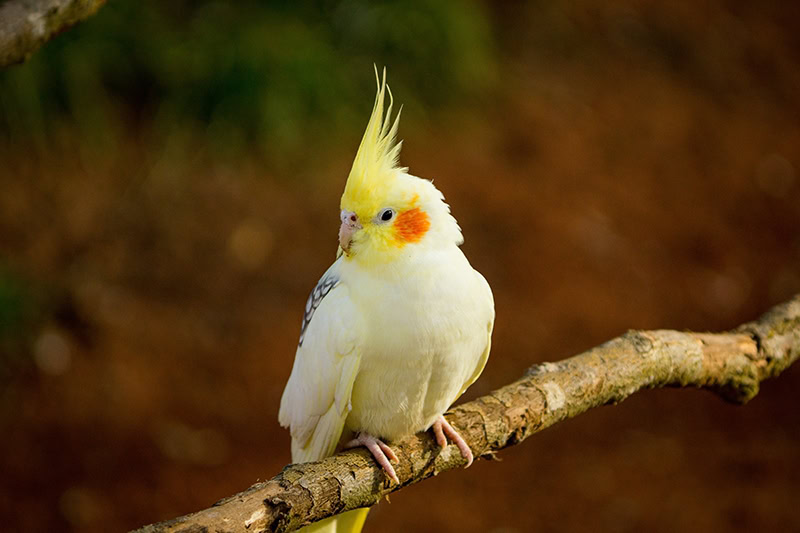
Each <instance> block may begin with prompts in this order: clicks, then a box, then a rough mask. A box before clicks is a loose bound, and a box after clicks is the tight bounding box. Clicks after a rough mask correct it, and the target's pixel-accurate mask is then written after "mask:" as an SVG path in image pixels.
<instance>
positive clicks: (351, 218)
mask: <svg viewBox="0 0 800 533" xmlns="http://www.w3.org/2000/svg"><path fill="white" fill-rule="evenodd" d="M356 220H358V217H357V216H356V214H355V213H351V214H350V222H355V221H356Z"/></svg>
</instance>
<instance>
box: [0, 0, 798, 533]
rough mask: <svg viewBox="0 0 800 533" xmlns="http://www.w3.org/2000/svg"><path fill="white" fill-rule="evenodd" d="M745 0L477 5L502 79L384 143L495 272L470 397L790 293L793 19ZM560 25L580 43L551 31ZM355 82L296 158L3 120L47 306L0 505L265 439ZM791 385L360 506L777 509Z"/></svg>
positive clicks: (122, 517) (110, 499) (216, 489)
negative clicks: (87, 137)
mask: <svg viewBox="0 0 800 533" xmlns="http://www.w3.org/2000/svg"><path fill="white" fill-rule="evenodd" d="M748 6H750V3H746V2H744V3H738V2H731V3H717V2H709V3H704V4H702V5H693V6H692V7H689V4H687V5H686V6H677V7H667V6H658V5H651V4H650V3H649V2H628V3H626V6H625V7H624V8H622V7H620V8H613V9H612V8H610V7H606V6H605V4H604V3H602V2H598V3H597V4H596V5H594V6H588V7H584V8H581V9H578V8H567V7H563V6H561V8H560V10H559V11H558V12H556V11H553V10H548V9H547V8H545V7H542V6H538V5H532V6H531V5H522V4H513V5H512V4H503V5H502V6H488V7H487V13H488V14H489V15H488V16H489V17H490V23H491V24H492V27H493V28H494V30H493V31H494V32H495V33H494V34H495V35H496V46H497V49H498V52H497V53H498V55H499V56H500V57H501V62H500V68H499V71H498V78H499V84H498V85H497V87H496V88H495V89H493V90H492V91H489V92H485V93H482V94H481V95H478V96H475V97H472V98H471V99H466V100H461V101H460V102H459V103H457V104H455V105H450V106H448V107H442V108H436V112H435V113H433V110H431V114H428V110H427V109H426V108H422V107H417V108H414V107H411V106H410V105H408V106H407V107H406V109H405V110H404V114H406V117H405V119H404V123H403V125H401V137H402V138H404V139H405V144H404V149H403V154H402V156H401V160H402V162H403V163H404V164H405V165H408V166H409V167H410V168H411V172H412V173H414V174H416V175H420V176H424V177H433V178H435V182H436V185H437V186H438V187H439V188H440V189H441V190H442V191H443V192H444V193H445V195H446V197H447V199H448V201H449V203H450V204H451V206H452V208H453V212H454V215H455V216H456V217H457V219H458V220H459V222H460V224H461V226H462V228H463V231H464V235H465V237H466V243H465V245H464V251H465V253H466V254H467V256H468V257H469V258H470V260H471V262H472V263H473V265H474V266H475V267H476V268H477V269H478V270H480V271H481V272H482V273H483V274H484V275H485V276H486V278H487V279H488V280H489V282H490V284H491V285H492V287H493V290H494V293H495V299H496V307H497V323H496V328H495V334H494V344H493V346H494V348H493V353H492V356H491V358H490V360H489V363H488V365H487V367H486V370H485V371H484V373H483V376H482V377H481V379H480V380H479V381H478V382H477V383H476V384H475V385H473V387H472V388H471V389H470V390H469V392H468V393H467V395H466V397H468V398H472V397H475V396H477V395H480V394H485V393H487V392H489V391H491V390H492V389H494V388H496V387H498V386H501V385H503V384H505V383H507V382H509V381H511V380H512V379H514V378H516V377H518V376H519V375H520V374H521V373H522V372H523V370H524V369H525V368H526V367H527V366H528V365H530V364H532V363H534V362H540V361H554V360H558V359H562V358H564V357H568V356H570V355H573V354H575V353H578V352H580V351H582V350H585V349H587V348H589V347H592V346H594V345H596V344H599V343H601V342H602V341H604V340H607V339H609V338H611V337H613V336H616V335H619V334H621V333H622V332H624V331H625V330H626V329H629V328H674V329H681V330H682V329H692V330H704V331H705V330H709V331H715V330H723V329H726V328H731V327H734V326H736V325H738V324H739V323H741V322H743V321H746V320H749V319H752V318H755V317H756V316H757V315H758V314H759V312H761V311H763V310H766V309H767V308H768V307H769V306H771V305H773V304H776V303H778V302H781V301H783V300H786V299H788V298H789V297H791V296H792V295H793V294H795V293H797V292H800V231H799V230H798V228H800V178H798V168H800V153H799V152H798V147H800V98H798V94H800V40H799V39H800V38H799V37H798V35H800V23H799V22H800V19H799V18H798V10H797V8H796V7H794V4H793V3H789V2H785V3H782V2H774V3H763V4H761V3H759V4H758V7H755V5H753V7H748ZM104 9H108V8H104ZM520 13H524V14H525V16H524V17H523V16H522V15H521V14H520ZM99 16H102V12H101V15H98V17H99ZM559 23H563V24H568V25H569V28H570V30H569V32H568V33H569V35H571V36H573V37H574V36H576V35H579V36H580V40H578V41H575V42H578V43H579V45H576V44H575V42H572V41H569V42H567V41H565V40H564V39H556V40H554V41H548V35H550V33H548V32H551V30H552V28H553V27H554V25H556V24H559ZM73 31H78V30H77V29H76V30H73ZM659 32H660V33H659ZM675 35H678V36H680V39H678V40H677V41H675V42H672V41H668V42H666V44H665V42H664V40H665V39H667V38H668V37H669V38H672V37H674V36H675ZM631 36H633V37H631ZM565 42H567V44H565ZM652 43H655V44H652ZM675 43H678V44H675ZM42 53H46V49H45V51H43V52H42ZM365 66H366V68H365V69H364V76H365V77H369V76H370V75H371V73H370V71H369V68H370V66H369V64H366V65H365ZM388 66H389V81H390V82H391V80H392V65H391V64H390V65H388ZM18 68H24V67H18ZM402 68H404V69H406V71H408V70H409V69H410V70H411V71H412V72H413V65H404V66H403V67H402ZM372 96H373V95H372V93H371V92H365V93H364V94H363V106H362V109H360V112H361V116H360V118H359V120H357V121H356V124H357V125H355V126H353V127H352V128H351V129H350V130H349V131H346V132H337V135H341V139H342V140H341V143H340V144H341V146H340V147H338V148H337V149H336V150H330V151H329V152H325V153H323V154H322V155H319V156H318V155H317V154H316V153H314V152H313V150H312V148H311V147H312V146H313V144H314V142H313V139H309V140H308V144H309V151H310V153H309V159H312V160H313V161H310V162H306V163H305V166H303V167H302V169H301V170H295V169H292V168H283V169H278V170H275V169H272V170H266V169H265V165H264V162H263V160H262V159H260V158H259V157H256V156H252V157H248V156H244V157H241V158H238V159H237V160H236V161H233V162H230V161H228V162H224V163H220V162H219V161H217V160H214V159H213V158H211V157H209V156H207V154H206V153H205V151H204V148H203V146H202V145H199V146H197V155H196V157H192V158H189V159H188V160H187V159H183V160H181V161H180V163H175V162H173V161H170V160H169V159H164V158H159V157H157V156H156V155H154V152H153V151H152V149H151V148H150V146H149V145H148V144H147V143H146V142H144V141H143V140H142V139H141V138H140V137H139V136H138V134H137V133H136V132H137V129H136V128H135V127H131V129H130V133H129V134H127V135H129V137H128V138H127V140H126V142H125V144H124V146H122V147H121V148H120V149H119V150H118V151H117V152H115V154H114V156H113V157H109V156H105V155H104V154H102V153H97V152H93V151H91V150H90V149H89V148H87V147H86V146H85V145H83V144H81V143H78V142H74V143H72V144H70V142H68V141H66V142H65V143H63V144H62V145H60V146H61V148H59V149H52V150H51V149H36V150H34V149H33V148H28V145H27V144H25V143H26V141H22V140H19V139H15V138H12V137H5V139H6V141H4V144H2V145H0V161H2V167H3V169H2V170H1V171H0V189H1V190H2V195H0V252H1V253H2V257H3V258H4V261H3V262H4V264H5V265H6V268H8V269H9V270H10V271H12V272H14V273H15V275H16V276H19V277H21V278H23V279H25V280H26V283H28V284H29V285H30V286H33V287H34V288H35V289H34V293H35V294H36V295H37V298H40V299H43V300H44V301H46V302H48V304H47V306H46V309H47V312H45V313H42V314H40V315H37V319H36V320H35V321H34V326H32V327H33V329H32V330H31V331H32V332H31V334H30V336H29V337H25V339H26V340H24V342H22V348H20V349H17V351H15V352H14V353H15V354H22V355H16V356H15V357H17V359H15V360H14V361H15V362H14V363H13V364H10V363H9V364H7V365H6V366H5V368H6V369H10V370H8V371H7V372H6V373H5V375H4V377H3V382H2V393H0V427H2V438H0V517H2V521H1V522H0V529H3V530H8V531H37V530H38V531H43V530H74V531H112V530H124V529H128V528H133V527H136V526H139V525H143V524H145V523H149V522H154V521H158V520H163V519H167V518H171V517H173V516H176V515H179V514H184V513H187V512H190V511H193V510H197V509H199V508H202V507H205V506H208V505H209V504H211V503H213V502H214V501H216V500H218V499H220V498H222V497H224V496H227V495H229V494H232V493H234V492H236V491H239V490H242V489H244V488H246V487H247V486H249V485H250V484H251V483H253V482H255V481H256V480H257V479H265V478H269V477H271V476H272V475H274V474H276V473H277V472H278V471H279V470H280V469H281V468H282V466H283V465H284V464H286V463H287V462H288V460H289V437H288V434H287V432H286V431H284V430H282V429H281V428H279V426H278V424H277V421H276V418H277V409H278V403H279V399H280V394H281V391H282V388H283V385H284V383H285V380H286V378H287V377H288V374H289V370H290V368H291V363H292V358H293V355H294V347H295V344H296V341H297V335H298V332H299V323H300V318H301V316H302V309H303V303H304V301H305V297H306V295H307V293H308V291H309V289H310V288H311V287H313V285H314V284H315V282H316V280H317V278H318V277H319V275H320V274H321V273H322V272H323V271H324V270H325V269H326V268H327V266H328V265H329V263H330V262H331V260H332V259H333V256H334V252H335V248H336V240H335V239H336V231H337V207H338V200H339V195H340V194H341V189H342V187H343V185H344V179H345V176H346V174H347V171H348V167H349V163H350V161H351V160H352V156H353V154H354V151H355V148H356V143H357V138H358V136H359V135H360V132H361V129H362V128H363V124H362V122H365V121H366V118H367V114H368V112H369V108H370V105H371V99H372ZM395 96H396V98H397V99H398V100H399V101H401V102H403V101H406V102H408V101H410V100H412V98H411V96H409V97H408V98H406V95H404V94H402V93H398V92H396V94H395ZM70 127H71V126H69V124H67V125H65V126H64V128H65V130H64V133H63V136H64V138H66V139H69V137H70V134H69V131H70V130H69V128H70ZM126 131H127V130H126ZM40 148H41V147H40ZM9 353H11V352H9ZM6 355H7V356H8V354H6ZM8 357H10V356H8ZM798 387H800V369H798V368H796V367H795V368H792V369H790V370H789V371H787V372H786V373H785V374H784V375H783V376H781V377H780V378H779V379H778V380H774V381H771V382H767V383H765V384H764V387H763V390H762V392H761V393H760V394H759V396H758V397H756V399H755V400H753V401H752V402H751V403H750V404H749V405H747V406H745V407H735V406H731V405H727V404H724V403H722V402H720V401H719V400H718V399H717V398H716V397H714V396H712V395H708V394H705V393H702V392H697V391H693V390H660V391H649V392H644V393H641V394H638V395H636V396H634V397H633V398H631V399H629V400H627V401H626V402H624V403H623V404H621V405H619V406H616V407H605V408H601V409H596V410H594V411H592V412H590V413H587V414H585V415H583V416H580V417H579V418H577V419H575V420H571V421H568V422H566V423H563V424H560V425H558V426H557V427H555V428H553V429H550V430H547V431H545V432H544V433H542V434H540V435H537V436H535V437H534V438H532V439H530V440H529V441H527V442H525V443H523V444H522V445H520V446H517V447H515V448H513V449H510V450H508V451H505V452H503V453H502V454H500V459H501V461H500V462H485V461H479V462H478V463H477V464H476V465H475V466H474V467H472V468H470V469H469V470H468V471H465V472H451V473H447V474H446V475H443V476H442V477H441V478H437V479H433V480H430V481H427V482H425V483H422V484H421V485H419V486H415V487H411V488H409V489H406V490H403V491H402V492H400V493H398V494H396V495H393V496H392V499H391V503H388V502H383V503H381V504H380V505H378V506H377V507H376V508H375V509H374V510H373V511H372V512H371V514H370V518H369V521H368V523H367V530H371V531H410V530H419V531H428V530H431V531H432V530H438V531H451V530H452V531H454V530H462V531H495V532H513V531H586V530H596V531H643V530H646V531H674V530H683V531H754V530H758V531H770V530H772V531H777V530H783V531H788V530H795V531H800V513H798V512H797V502H798V494H800V417H799V415H798V413H797V411H796V408H795V406H796V405H797V403H796V402H797V390H798Z"/></svg>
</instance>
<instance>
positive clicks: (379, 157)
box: [341, 67, 406, 212]
mask: <svg viewBox="0 0 800 533" xmlns="http://www.w3.org/2000/svg"><path fill="white" fill-rule="evenodd" d="M375 80H376V81H377V84H378V94H377V95H376V96H375V105H374V107H373V108H372V115H371V116H370V117H369V123H367V131H365V132H364V137H363V138H362V139H361V144H360V145H359V147H358V152H357V153H356V158H355V161H353V168H352V169H351V170H350V175H349V176H348V177H347V184H346V185H345V188H344V194H342V202H341V206H342V208H343V209H344V208H347V209H350V210H353V211H356V212H359V211H368V212H371V211H374V210H375V209H377V208H378V206H379V202H380V201H381V199H382V198H384V197H385V196H386V195H387V193H388V191H389V190H390V189H391V187H392V185H393V183H394V181H395V176H396V174H397V172H404V171H405V170H406V169H404V168H400V167H398V156H399V155H400V147H401V145H402V144H403V143H402V142H396V140H395V137H396V135H397V127H398V125H399V123H400V112H398V113H397V117H396V118H395V120H394V122H391V116H392V104H393V103H394V102H393V98H392V91H391V90H390V89H389V87H388V86H387V85H386V69H385V68H384V69H383V79H381V78H380V77H379V76H378V68H377V67H375ZM386 93H388V94H389V107H388V109H386V113H384V102H385V97H386ZM401 111H402V108H401Z"/></svg>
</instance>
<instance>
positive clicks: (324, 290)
mask: <svg viewBox="0 0 800 533" xmlns="http://www.w3.org/2000/svg"><path fill="white" fill-rule="evenodd" d="M338 284H339V277H338V276H337V275H336V274H333V273H326V274H325V275H324V276H322V279H320V280H319V282H318V283H317V286H316V287H314V290H313V291H311V294H309V295H308V300H306V309H305V312H304V313H303V324H302V326H301V327H300V341H299V342H298V343H297V344H298V346H302V345H303V338H304V337H305V335H306V328H308V325H309V324H310V323H311V318H312V317H313V316H314V311H316V310H317V307H319V304H320V303H321V302H322V299H323V298H325V297H326V296H327V295H328V293H329V292H331V289H332V288H334V287H335V286H336V285H338Z"/></svg>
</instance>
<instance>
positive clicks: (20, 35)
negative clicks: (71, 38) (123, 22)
mask: <svg viewBox="0 0 800 533" xmlns="http://www.w3.org/2000/svg"><path fill="white" fill-rule="evenodd" d="M105 1H106V0H5V1H0V67H7V66H9V65H13V64H14V63H21V62H23V61H25V60H27V59H28V58H29V57H30V56H31V54H33V53H34V52H35V51H36V50H38V49H39V47H40V46H42V45H43V44H44V43H46V42H47V41H49V40H50V39H52V38H53V37H55V36H56V35H58V34H59V33H61V32H62V31H64V30H66V29H67V28H69V27H70V26H72V25H74V24H76V23H78V22H80V21H81V20H83V19H85V18H87V17H89V16H90V15H92V14H94V13H95V12H96V11H97V10H98V9H100V6H102V5H103V4H104V3H105Z"/></svg>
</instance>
